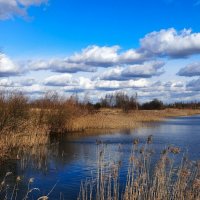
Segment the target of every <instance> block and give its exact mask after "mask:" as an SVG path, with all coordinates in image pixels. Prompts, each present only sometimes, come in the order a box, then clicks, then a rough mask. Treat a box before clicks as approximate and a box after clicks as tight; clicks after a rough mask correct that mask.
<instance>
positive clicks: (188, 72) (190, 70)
mask: <svg viewBox="0 0 200 200" xmlns="http://www.w3.org/2000/svg"><path fill="white" fill-rule="evenodd" d="M177 75H179V76H186V77H192V76H200V62H195V63H191V64H189V65H187V66H186V67H184V68H182V69H180V70H179V72H178V73H177Z"/></svg>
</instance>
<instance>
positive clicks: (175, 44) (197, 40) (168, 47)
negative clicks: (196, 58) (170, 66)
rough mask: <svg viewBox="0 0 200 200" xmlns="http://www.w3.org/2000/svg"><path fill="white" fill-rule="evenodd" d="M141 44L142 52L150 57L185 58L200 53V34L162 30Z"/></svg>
mask: <svg viewBox="0 0 200 200" xmlns="http://www.w3.org/2000/svg"><path fill="white" fill-rule="evenodd" d="M140 44H141V47H140V49H141V51H143V52H146V54H147V55H149V56H168V57H171V58H183V57H187V56H190V55H194V54H199V53H200V33H192V30H191V29H183V30H182V31H180V32H178V31H177V30H175V29H174V28H170V29H162V30H160V31H159V32H156V31H154V32H152V33H149V34H147V35H146V36H145V37H144V38H142V39H141V40H140Z"/></svg>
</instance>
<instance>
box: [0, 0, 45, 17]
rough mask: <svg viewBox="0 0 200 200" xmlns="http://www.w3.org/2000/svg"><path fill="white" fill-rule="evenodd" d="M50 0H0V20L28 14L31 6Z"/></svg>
mask: <svg viewBox="0 0 200 200" xmlns="http://www.w3.org/2000/svg"><path fill="white" fill-rule="evenodd" d="M47 1H48V0H0V20H6V19H10V18H13V17H15V16H21V17H25V16H27V9H28V8H29V7H30V6H38V5H41V4H43V3H47Z"/></svg>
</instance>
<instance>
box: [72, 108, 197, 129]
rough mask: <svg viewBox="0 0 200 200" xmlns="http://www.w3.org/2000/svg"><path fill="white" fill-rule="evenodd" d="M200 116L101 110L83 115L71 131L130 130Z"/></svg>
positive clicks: (169, 111) (168, 111)
mask: <svg viewBox="0 0 200 200" xmlns="http://www.w3.org/2000/svg"><path fill="white" fill-rule="evenodd" d="M194 114H200V110H192V109H185V110H178V109H165V110H159V111H155V110H138V111H132V112H129V113H124V112H123V111H122V110H119V109H101V110H100V111H99V112H97V113H94V114H87V115H81V116H80V117H77V118H75V119H74V120H73V122H72V126H71V127H70V128H71V131H74V132H76V131H77V132H79V131H87V130H95V129H96V130H97V129H101V130H103V129H104V130H106V129H129V128H131V129H132V128H137V127H138V126H141V124H142V123H145V122H153V121H160V120H163V119H164V118H166V117H175V116H187V115H194Z"/></svg>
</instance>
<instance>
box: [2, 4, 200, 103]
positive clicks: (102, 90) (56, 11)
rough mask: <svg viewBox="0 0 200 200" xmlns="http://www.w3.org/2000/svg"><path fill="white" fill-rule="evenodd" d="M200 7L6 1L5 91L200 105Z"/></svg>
mask: <svg viewBox="0 0 200 200" xmlns="http://www.w3.org/2000/svg"><path fill="white" fill-rule="evenodd" d="M199 19H200V1H197V0H151V1H150V0H140V1H139V0H137V1H136V0H85V1H83V0H65V1H64V0H57V1H55V0H49V1H48V0H0V47H1V54H0V87H1V89H9V90H10V89H13V88H14V89H16V88H17V89H18V90H22V91H24V92H25V93H27V95H30V96H31V97H38V96H41V95H43V94H44V93H45V92H46V91H49V90H56V91H59V92H60V93H61V94H63V95H71V94H72V93H75V92H78V93H79V95H80V96H84V95H85V94H88V95H90V96H91V99H97V98H98V97H101V96H103V95H105V94H106V93H109V92H117V91H121V90H123V91H125V92H127V93H128V94H133V93H135V92H137V93H138V94H139V97H140V99H141V101H145V100H150V99H152V98H160V99H162V100H164V101H169V102H172V101H180V100H181V101H183V100H184V101H187V100H200V94H199V91H200V86H199V84H200V79H199V76H200V60H199V58H200V56H199V54H200V25H199Z"/></svg>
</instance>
